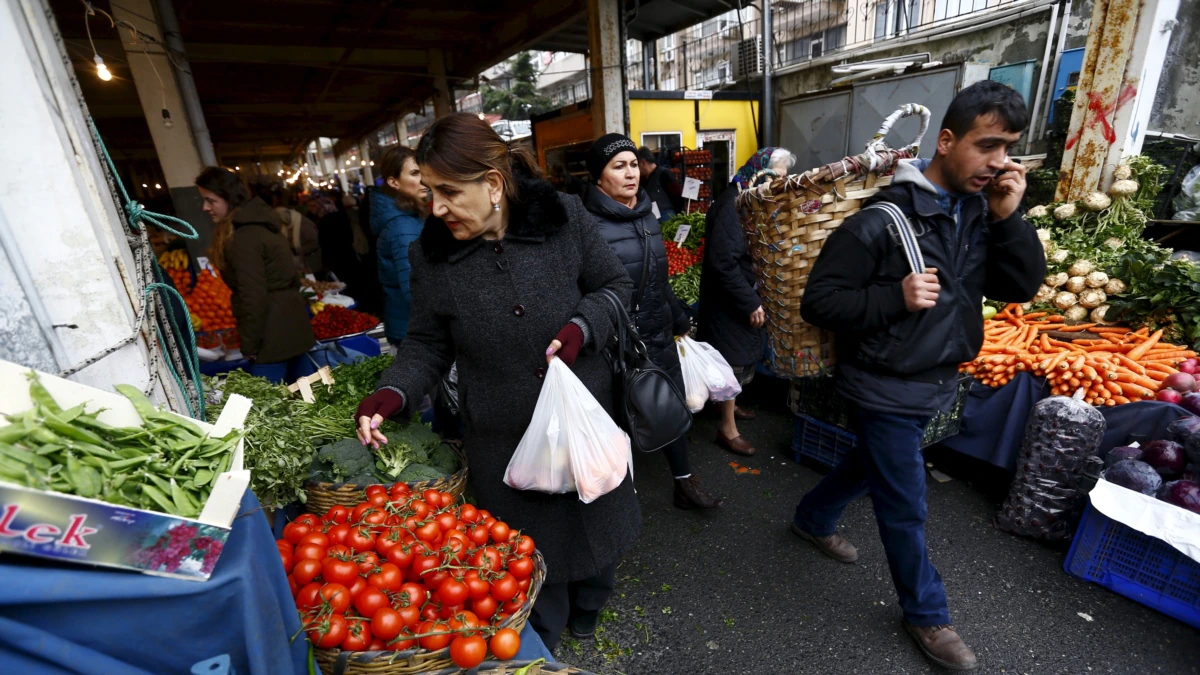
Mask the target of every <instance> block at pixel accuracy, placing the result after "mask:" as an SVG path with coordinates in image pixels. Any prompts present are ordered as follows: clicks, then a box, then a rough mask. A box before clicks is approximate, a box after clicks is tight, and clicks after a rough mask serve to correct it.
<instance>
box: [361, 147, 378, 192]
mask: <svg viewBox="0 0 1200 675" xmlns="http://www.w3.org/2000/svg"><path fill="white" fill-rule="evenodd" d="M358 151H359V152H360V153H362V154H361V155H360V156H359V158H360V159H361V160H362V162H363V163H362V174H363V187H370V186H372V185H374V184H375V170H374V167H372V166H371V144H370V143H368V142H367V141H366V140H365V139H364V140H362V141H360V142H359V144H358Z"/></svg>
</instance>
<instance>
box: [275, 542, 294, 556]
mask: <svg viewBox="0 0 1200 675" xmlns="http://www.w3.org/2000/svg"><path fill="white" fill-rule="evenodd" d="M275 548H277V549H279V550H280V551H287V552H288V553H291V552H292V550H293V549H295V548H296V545H295V544H293V543H292V542H290V541H288V540H287V539H276V540H275Z"/></svg>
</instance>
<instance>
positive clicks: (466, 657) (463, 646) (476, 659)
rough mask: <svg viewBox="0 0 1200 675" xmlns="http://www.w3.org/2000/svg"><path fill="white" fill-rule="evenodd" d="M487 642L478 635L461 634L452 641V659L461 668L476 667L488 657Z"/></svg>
mask: <svg viewBox="0 0 1200 675" xmlns="http://www.w3.org/2000/svg"><path fill="white" fill-rule="evenodd" d="M487 651H488V647H487V642H485V641H484V639H483V638H481V637H479V636H478V635H472V636H470V637H467V636H464V635H460V636H458V637H456V638H454V641H453V642H451V643H450V660H451V661H453V662H454V665H456V666H458V667H459V668H468V669H470V668H474V667H475V666H478V665H479V664H481V663H483V660H484V659H485V658H487Z"/></svg>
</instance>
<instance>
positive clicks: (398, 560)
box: [375, 539, 413, 569]
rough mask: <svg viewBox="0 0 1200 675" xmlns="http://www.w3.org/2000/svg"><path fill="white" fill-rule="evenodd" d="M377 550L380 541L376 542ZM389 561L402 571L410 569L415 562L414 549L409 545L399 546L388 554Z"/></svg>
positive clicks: (389, 550) (392, 548) (391, 549)
mask: <svg viewBox="0 0 1200 675" xmlns="http://www.w3.org/2000/svg"><path fill="white" fill-rule="evenodd" d="M375 548H376V550H378V549H379V540H378V539H376V540H375ZM387 560H388V562H390V563H392V564H393V565H395V566H396V567H399V568H400V569H408V567H409V565H412V561H413V549H412V547H410V546H409V545H408V544H403V543H402V544H397V545H395V546H393V547H391V548H390V549H388V552H387Z"/></svg>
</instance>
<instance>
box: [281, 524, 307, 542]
mask: <svg viewBox="0 0 1200 675" xmlns="http://www.w3.org/2000/svg"><path fill="white" fill-rule="evenodd" d="M312 531H313V527H312V525H309V524H308V523H298V522H295V521H292V522H290V523H288V524H287V525H284V526H283V538H284V539H286V540H288V541H289V542H291V543H292V544H299V543H300V542H301V540H303V539H304V535H306V534H308V533H309V532H312Z"/></svg>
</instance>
